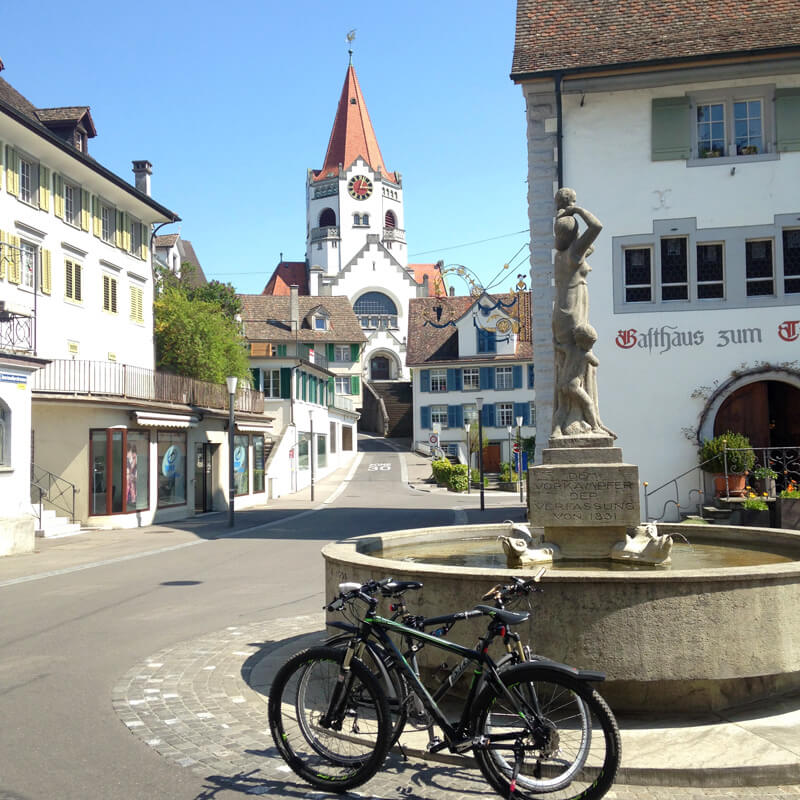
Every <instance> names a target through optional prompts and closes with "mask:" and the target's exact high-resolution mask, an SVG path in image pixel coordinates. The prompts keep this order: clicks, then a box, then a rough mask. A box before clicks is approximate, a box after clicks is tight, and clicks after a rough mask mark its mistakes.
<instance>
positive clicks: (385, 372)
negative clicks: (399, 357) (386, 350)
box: [369, 356, 391, 381]
mask: <svg viewBox="0 0 800 800" xmlns="http://www.w3.org/2000/svg"><path fill="white" fill-rule="evenodd" d="M369 375H370V378H371V379H372V380H373V381H388V380H389V378H390V377H391V372H390V367H389V359H388V358H387V357H386V356H374V357H373V358H371V359H370V362H369Z"/></svg>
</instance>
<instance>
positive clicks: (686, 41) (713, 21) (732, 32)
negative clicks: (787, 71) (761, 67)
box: [511, 0, 800, 78]
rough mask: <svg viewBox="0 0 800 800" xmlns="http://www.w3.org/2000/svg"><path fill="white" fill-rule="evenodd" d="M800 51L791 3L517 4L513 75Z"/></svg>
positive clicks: (527, 0)
mask: <svg viewBox="0 0 800 800" xmlns="http://www.w3.org/2000/svg"><path fill="white" fill-rule="evenodd" d="M776 48H800V3H798V2H797V0H748V2H733V0H614V1H613V2H612V0H517V30H516V41H515V45H514V59H513V63H512V67H511V77H512V78H514V77H522V76H523V75H526V74H532V73H537V72H549V71H552V70H570V69H578V68H585V67H603V66H614V65H622V64H636V63H638V62H649V61H659V60H664V59H667V60H674V59H681V58H693V57H695V58H696V57H702V56H712V55H720V54H726V53H740V54H742V55H744V54H748V53H750V52H751V51H759V50H762V51H765V50H767V51H768V50H774V49H776Z"/></svg>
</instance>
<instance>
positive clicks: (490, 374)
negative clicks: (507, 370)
mask: <svg viewBox="0 0 800 800" xmlns="http://www.w3.org/2000/svg"><path fill="white" fill-rule="evenodd" d="M481 389H494V367H481Z"/></svg>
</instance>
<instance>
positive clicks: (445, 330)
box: [406, 292, 536, 472]
mask: <svg viewBox="0 0 800 800" xmlns="http://www.w3.org/2000/svg"><path fill="white" fill-rule="evenodd" d="M406 364H407V366H408V367H410V368H411V369H412V381H413V383H412V385H413V396H414V440H413V445H414V447H416V448H418V449H421V450H426V449H427V448H429V447H430V444H431V437H434V441H437V440H438V443H439V446H440V447H441V448H442V449H443V450H444V451H445V452H446V453H447V455H449V456H451V457H453V458H455V459H456V460H457V461H459V462H460V463H467V458H468V449H469V450H472V449H474V447H475V445H476V444H477V438H476V436H475V431H476V430H477V427H478V403H477V399H478V398H482V401H483V403H482V405H483V411H482V413H483V420H482V421H483V429H484V440H485V442H486V443H487V445H486V447H485V449H484V467H485V470H486V471H487V472H493V471H497V470H498V469H499V465H500V463H502V462H506V461H510V460H512V447H513V443H514V442H515V441H516V438H517V435H518V433H520V432H521V434H522V436H523V438H528V437H531V436H534V435H535V434H536V390H535V385H534V382H535V375H534V366H533V354H532V349H531V341H530V300H529V294H528V293H527V292H520V293H517V294H500V295H488V294H484V295H482V296H481V297H479V298H477V299H476V298H473V297H426V298H418V299H416V300H412V301H411V306H410V310H409V337H408V354H407V359H406ZM518 421H521V423H522V424H521V431H519V430H518V424H517V423H518ZM467 423H469V424H470V426H471V430H470V433H471V438H472V442H473V444H472V446H471V447H470V446H469V445H468V435H467V430H466V427H465V425H466V424H467ZM509 429H511V430H509ZM472 460H473V464H474V463H476V454H475V453H473V459H472Z"/></svg>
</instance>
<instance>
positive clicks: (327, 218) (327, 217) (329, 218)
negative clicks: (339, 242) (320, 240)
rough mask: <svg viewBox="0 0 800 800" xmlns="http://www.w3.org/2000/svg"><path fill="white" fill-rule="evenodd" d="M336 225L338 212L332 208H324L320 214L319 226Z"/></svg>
mask: <svg viewBox="0 0 800 800" xmlns="http://www.w3.org/2000/svg"><path fill="white" fill-rule="evenodd" d="M335 225H336V212H335V211H334V210H333V209H332V208H324V209H323V210H322V213H321V214H320V215H319V227H320V228H331V227H333V226H335Z"/></svg>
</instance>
